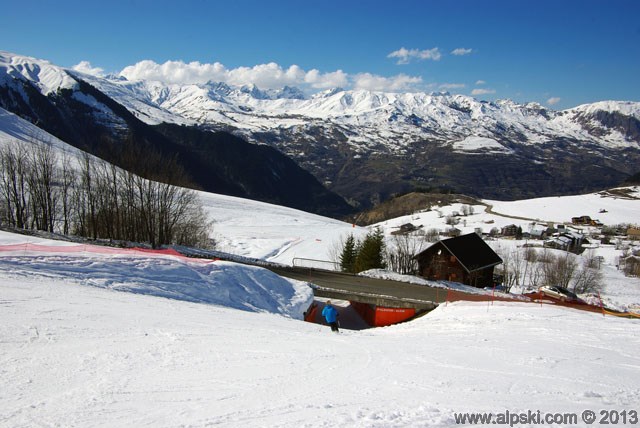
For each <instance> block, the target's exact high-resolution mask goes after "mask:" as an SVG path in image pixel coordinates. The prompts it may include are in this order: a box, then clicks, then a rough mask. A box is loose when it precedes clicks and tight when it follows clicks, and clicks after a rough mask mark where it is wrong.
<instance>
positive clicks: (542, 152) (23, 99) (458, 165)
mask: <svg viewBox="0 0 640 428" xmlns="http://www.w3.org/2000/svg"><path fill="white" fill-rule="evenodd" d="M0 107H3V108H5V109H7V110H9V111H12V112H14V113H16V114H18V115H20V116H21V117H23V118H26V119H28V120H30V121H31V122H33V123H36V124H39V125H38V126H41V127H43V129H46V130H47V131H48V132H50V133H52V134H54V135H56V136H57V137H58V138H61V139H63V140H65V141H67V142H69V143H71V144H73V145H75V146H77V147H80V148H83V149H89V150H93V151H94V152H95V151H97V147H96V146H98V145H103V142H102V141H104V140H109V141H111V142H112V143H114V144H116V145H117V144H119V143H118V142H122V141H127V140H132V139H133V140H136V141H139V144H148V145H150V146H154V147H160V148H161V150H163V151H166V152H167V153H169V152H172V151H177V152H178V153H180V154H181V158H182V159H183V161H184V162H185V163H186V169H187V170H190V171H193V174H194V175H195V176H196V177H195V178H196V182H197V183H198V184H199V185H200V186H201V187H202V188H205V189H206V190H210V191H218V192H221V193H225V192H227V193H232V194H233V192H235V194H237V195H241V194H242V192H245V193H246V195H245V196H248V197H252V198H257V199H261V200H269V201H272V202H278V201H277V199H287V197H285V196H283V195H281V194H279V193H281V192H288V191H287V190H285V189H284V188H282V187H278V186H266V187H267V188H266V189H261V190H260V192H253V194H251V193H252V192H251V191H249V190H248V189H246V188H243V187H247V186H243V185H242V184H240V183H238V180H240V177H241V176H243V175H244V174H246V173H247V172H248V170H250V171H255V173H256V174H257V175H258V176H260V177H265V176H268V175H271V176H278V175H279V174H280V173H281V172H282V171H281V170H277V171H276V170H275V169H274V165H276V164H279V165H284V164H285V163H287V161H288V160H289V159H291V160H293V162H292V164H293V165H289V166H287V168H289V167H291V168H294V166H300V167H301V171H299V173H300V174H302V173H304V171H302V170H306V171H308V172H309V173H311V174H312V175H313V176H314V177H315V179H314V180H312V181H316V183H317V185H318V186H315V187H313V189H314V190H313V193H314V195H315V196H313V197H312V198H311V199H312V202H310V201H306V202H304V203H302V202H296V203H297V204H298V205H297V206H296V207H298V208H302V209H307V210H311V211H314V212H323V213H325V214H329V213H331V214H334V215H336V214H344V213H347V212H348V211H349V207H348V206H347V205H346V204H344V201H343V200H342V199H341V198H340V197H339V196H337V195H340V196H341V197H342V198H344V199H346V200H348V201H349V202H350V204H351V205H352V206H355V207H359V208H368V207H370V206H373V205H376V204H377V203H379V202H381V201H384V200H387V199H389V198H390V197H391V196H393V195H396V194H401V193H405V192H410V191H414V190H431V191H439V192H443V191H444V192H457V193H464V194H468V195H472V196H479V197H484V198H494V199H511V200H513V199H522V198H528V197H536V196H548V195H562V194H575V193H582V192H590V191H594V190H599V189H603V188H606V187H610V186H614V185H618V184H620V183H622V182H623V181H624V180H625V179H628V178H629V177H630V176H632V175H633V174H637V173H638V172H639V171H640V167H638V165H640V162H639V161H640V103H637V102H628V101H605V102H597V103H593V104H587V105H582V106H578V107H575V108H572V109H568V110H563V111H555V110H552V109H549V108H545V107H543V106H541V105H540V104H536V103H528V104H518V103H515V102H512V101H509V100H501V101H496V102H486V101H480V100H476V99H474V98H471V97H468V96H464V95H452V94H449V93H432V94H427V93H403V94H396V93H383V92H372V91H364V90H343V89H340V88H336V89H331V90H326V91H323V92H319V93H316V94H311V95H308V94H305V93H304V92H303V91H301V90H300V89H297V88H292V87H284V88H281V89H278V90H261V89H260V88H258V87H256V86H255V85H246V86H231V85H228V84H225V83H222V82H206V83H201V84H166V83H161V82H156V81H145V80H138V81H130V80H127V79H126V78H124V77H123V76H116V75H110V76H103V77H96V76H92V75H87V74H82V73H79V72H77V71H73V70H69V69H64V68H61V67H57V66H55V65H53V64H50V63H48V62H46V61H42V60H37V59H34V58H29V57H24V56H19V55H14V54H10V53H6V52H0ZM101 140H102V141H101ZM213 140H216V141H218V140H224V141H226V142H227V145H226V146H225V147H226V148H225V149H224V150H222V149H219V148H215V149H214V144H213V143H212V141H213ZM245 141H246V142H249V143H252V144H246V142H245ZM239 147H243V149H242V150H241V153H240V152H234V153H233V154H232V155H230V156H231V157H230V159H231V158H233V159H235V162H229V161H228V160H224V159H219V156H222V155H221V154H220V152H221V151H233V150H236V149H237V150H239V149H238V148H239ZM254 150H257V151H258V152H257V153H256V154H255V156H256V157H255V158H254V161H253V162H245V160H247V159H248V156H247V155H246V153H248V151H251V152H252V153H253V151H254ZM266 153H269V154H270V156H274V157H278V156H282V155H285V156H282V158H280V157H278V158H277V159H278V160H277V161H276V160H275V158H273V159H271V160H266V159H268V156H267V155H266ZM276 153H277V154H276ZM252 156H254V155H252ZM262 157H265V162H267V163H270V165H271V166H264V165H262V162H261V161H260V159H261V158H262ZM225 159H226V158H225ZM285 159H287V161H285ZM295 164H297V165H295ZM221 170H225V171H226V173H227V175H226V176H225V177H226V178H225V179H224V180H222V181H224V182H226V183H227V184H228V186H227V187H228V188H225V186H214V185H213V184H212V182H221V178H220V176H219V173H220V171H221ZM232 171H234V172H232ZM269 171H270V172H269ZM309 178H313V177H309ZM266 179H267V180H268V179H269V178H266ZM254 181H255V180H254ZM258 181H260V180H258ZM296 182H299V180H297V181H296ZM318 182H319V183H318ZM309 183H311V181H310V182H309ZM320 183H321V184H322V185H324V186H325V187H326V189H328V190H329V191H324V189H322V185H320ZM249 187H250V186H249ZM308 191H309V190H308V189H307V188H306V185H301V186H300V187H299V189H298V194H297V195H296V197H295V198H294V197H291V198H290V199H292V200H293V199H295V200H298V201H301V200H303V199H305V194H306V193H307V192H308ZM323 191H324V192H323ZM325 192H326V193H325ZM274 193H275V194H274ZM336 194H337V195H336ZM308 196H311V195H308ZM269 198H271V199H269ZM280 202H281V203H283V204H284V205H289V206H293V205H292V201H287V202H286V203H284V202H283V201H282V200H281V201H280ZM323 204H327V205H326V206H325V205H323ZM323 206H325V208H322V207H323ZM323 209H324V210H325V211H322V210H323ZM329 211H330V212H329Z"/></svg>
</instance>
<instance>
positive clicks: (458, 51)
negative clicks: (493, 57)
mask: <svg viewBox="0 0 640 428" xmlns="http://www.w3.org/2000/svg"><path fill="white" fill-rule="evenodd" d="M471 52H473V49H466V48H457V49H454V50H452V51H451V55H456V56H462V55H469V54H470V53H471Z"/></svg>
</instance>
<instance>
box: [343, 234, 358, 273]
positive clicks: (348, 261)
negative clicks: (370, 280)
mask: <svg viewBox="0 0 640 428" xmlns="http://www.w3.org/2000/svg"><path fill="white" fill-rule="evenodd" d="M356 257H357V251H356V239H355V238H354V237H353V234H350V235H349V236H347V240H346V241H345V243H344V246H343V247H342V253H341V254H340V269H342V272H349V273H355V265H356Z"/></svg>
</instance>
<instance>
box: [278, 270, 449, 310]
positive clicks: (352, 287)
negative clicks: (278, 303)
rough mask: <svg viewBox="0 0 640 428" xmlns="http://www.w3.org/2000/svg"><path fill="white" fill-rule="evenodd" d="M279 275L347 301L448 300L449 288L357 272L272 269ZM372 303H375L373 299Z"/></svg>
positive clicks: (421, 303)
mask: <svg viewBox="0 0 640 428" xmlns="http://www.w3.org/2000/svg"><path fill="white" fill-rule="evenodd" d="M270 269H271V270H272V271H273V272H275V273H277V274H278V275H281V276H284V277H287V278H292V279H298V280H301V281H307V282H310V283H311V284H313V285H314V286H316V287H317V288H316V295H318V296H325V297H332V298H340V295H343V298H344V300H358V301H366V300H368V299H369V300H371V299H373V300H377V303H378V304H381V305H383V304H385V301H386V304H391V303H394V302H395V303H397V304H399V306H397V307H402V306H401V305H402V304H403V303H404V304H406V306H409V307H411V306H413V307H415V306H424V307H431V308H433V306H434V305H433V304H438V303H442V302H444V301H445V300H446V297H447V292H446V290H443V289H440V288H433V287H428V286H424V285H415V284H409V283H406V282H399V281H392V280H384V279H375V278H366V277H362V276H357V275H350V274H344V273H339V272H330V271H323V270H315V269H309V268H270ZM350 297H351V298H350ZM368 303H375V302H374V301H370V302H368Z"/></svg>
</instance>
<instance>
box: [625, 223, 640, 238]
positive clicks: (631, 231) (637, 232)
mask: <svg viewBox="0 0 640 428" xmlns="http://www.w3.org/2000/svg"><path fill="white" fill-rule="evenodd" d="M627 237H628V238H629V239H631V240H633V241H636V240H640V227H633V226H632V227H630V228H628V229H627Z"/></svg>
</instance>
